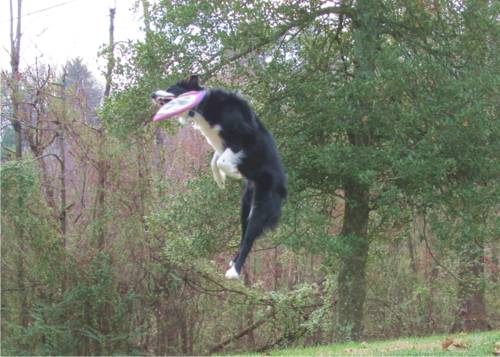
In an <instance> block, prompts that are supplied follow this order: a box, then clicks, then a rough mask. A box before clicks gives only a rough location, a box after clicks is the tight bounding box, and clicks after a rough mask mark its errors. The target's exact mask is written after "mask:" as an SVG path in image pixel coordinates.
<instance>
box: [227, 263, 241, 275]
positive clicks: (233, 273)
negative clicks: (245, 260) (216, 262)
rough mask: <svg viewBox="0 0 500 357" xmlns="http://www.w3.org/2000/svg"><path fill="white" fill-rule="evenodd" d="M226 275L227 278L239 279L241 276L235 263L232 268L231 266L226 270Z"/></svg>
mask: <svg viewBox="0 0 500 357" xmlns="http://www.w3.org/2000/svg"><path fill="white" fill-rule="evenodd" d="M231 263H232V262H231ZM225 277H226V279H238V278H239V277H240V274H238V272H237V271H236V268H235V267H234V263H233V265H232V266H231V268H229V269H228V270H227V271H226V275H225Z"/></svg>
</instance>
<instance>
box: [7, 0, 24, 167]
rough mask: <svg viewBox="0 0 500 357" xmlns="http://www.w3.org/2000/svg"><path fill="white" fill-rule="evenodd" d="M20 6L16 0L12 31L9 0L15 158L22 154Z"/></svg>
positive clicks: (11, 5)
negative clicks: (15, 15) (15, 13)
mask: <svg viewBox="0 0 500 357" xmlns="http://www.w3.org/2000/svg"><path fill="white" fill-rule="evenodd" d="M21 6H22V0H17V22H16V31H15V33H14V9H13V4H12V0H10V65H11V84H10V88H11V92H10V99H11V102H12V118H11V122H12V126H13V127H14V131H15V134H16V160H20V159H21V158H22V156H23V149H22V148H23V147H22V131H21V120H20V117H19V116H20V113H19V104H20V103H19V102H20V98H19V97H20V95H19V80H20V78H21V76H20V73H19V62H20V58H21Z"/></svg>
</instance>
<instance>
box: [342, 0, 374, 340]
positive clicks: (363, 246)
mask: <svg viewBox="0 0 500 357" xmlns="http://www.w3.org/2000/svg"><path fill="white" fill-rule="evenodd" d="M380 11H381V9H380V5H379V4H378V3H376V2H374V1H371V0H358V1H357V2H356V14H357V16H356V17H355V18H353V26H354V30H353V53H354V63H355V71H354V76H355V78H356V79H357V80H358V81H366V83H370V81H371V80H372V79H373V77H374V76H375V70H376V64H375V63H376V61H375V59H376V56H377V53H378V51H379V46H378V44H379V42H380V36H379V34H378V32H377V29H378V28H379V24H378V21H379V20H378V19H379V18H380V17H381V15H380V13H379V12H380ZM352 101H353V103H355V104H356V107H357V108H358V110H357V113H356V116H357V117H359V119H360V121H361V118H365V117H366V118H368V117H369V116H371V115H372V113H371V108H372V103H371V101H372V99H371V98H370V97H369V96H365V95H363V94H362V93H361V94H360V95H359V96H358V95H357V94H356V93H355V94H353V97H352ZM347 136H348V139H349V144H350V145H351V146H352V147H354V148H356V147H358V148H363V147H367V146H370V145H371V144H372V140H371V139H370V138H372V137H373V136H372V135H371V133H370V129H369V127H368V126H366V127H365V126H357V125H355V124H354V125H353V127H351V128H349V129H348V130H347ZM369 193H370V187H369V185H368V184H364V183H361V182H359V181H358V179H357V177H356V176H351V177H348V178H347V179H346V180H345V182H344V196H345V209H344V220H343V225H342V232H341V236H342V237H343V241H344V244H345V251H344V252H343V256H342V258H341V267H340V271H339V274H338V278H337V279H338V288H339V296H338V304H337V307H338V316H337V331H336V333H337V336H338V338H339V339H340V340H342V341H350V340H353V341H359V340H360V339H361V338H362V334H363V305H364V302H365V296H366V284H365V266H366V260H367V257H368V248H369V241H368V214H369V211H370V209H369Z"/></svg>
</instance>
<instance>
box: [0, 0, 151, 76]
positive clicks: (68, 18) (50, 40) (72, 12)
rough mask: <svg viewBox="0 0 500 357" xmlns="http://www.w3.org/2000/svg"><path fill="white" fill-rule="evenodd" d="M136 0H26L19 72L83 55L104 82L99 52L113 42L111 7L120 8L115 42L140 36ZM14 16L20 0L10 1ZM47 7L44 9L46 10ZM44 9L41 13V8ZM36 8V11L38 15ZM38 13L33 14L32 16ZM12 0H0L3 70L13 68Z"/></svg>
mask: <svg viewBox="0 0 500 357" xmlns="http://www.w3.org/2000/svg"><path fill="white" fill-rule="evenodd" d="M135 1H136V0H23V3H22V5H23V8H22V10H21V11H22V16H23V17H22V20H21V21H22V22H21V27H22V28H21V32H22V38H21V70H22V68H25V67H26V66H27V65H31V64H33V63H34V62H35V59H36V58H37V57H38V58H39V62H42V63H48V64H52V65H54V64H57V65H63V64H64V63H65V62H66V60H68V59H71V58H74V57H82V58H83V59H84V62H85V64H86V65H87V66H88V67H89V69H90V70H91V71H92V72H93V73H94V75H95V76H96V78H97V79H98V80H100V81H102V80H103V79H102V76H101V74H100V72H99V69H101V70H102V69H103V68H104V62H103V60H102V59H100V60H98V56H97V52H98V50H99V48H100V47H101V45H103V44H106V43H108V40H109V9H110V8H112V7H116V16H115V32H114V35H115V41H116V42H118V41H124V40H127V39H138V38H141V37H142V35H141V32H140V30H139V27H140V26H141V20H140V15H139V14H135V13H134V12H133V11H132V10H131V9H132V7H133V4H134V2H135ZM12 2H13V7H14V16H16V15H17V13H16V11H17V0H12ZM45 9H46V10H45ZM41 10H43V11H41ZM34 12H36V13H34ZM30 13H34V14H30ZM9 33H10V8H9V0H0V68H1V69H2V70H9V69H10V62H9V61H10V58H9V53H10V39H9Z"/></svg>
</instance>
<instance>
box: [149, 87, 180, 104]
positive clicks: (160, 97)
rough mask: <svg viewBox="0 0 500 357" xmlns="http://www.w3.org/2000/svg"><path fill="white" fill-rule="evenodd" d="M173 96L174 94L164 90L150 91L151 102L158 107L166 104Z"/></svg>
mask: <svg viewBox="0 0 500 357" xmlns="http://www.w3.org/2000/svg"><path fill="white" fill-rule="evenodd" d="M174 98H175V95H174V94H172V93H170V92H167V91H164V90H157V91H156V92H153V93H151V99H152V100H153V103H154V104H156V105H157V106H160V107H161V106H163V105H165V104H167V103H168V102H170V101H171V100H172V99H174Z"/></svg>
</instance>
